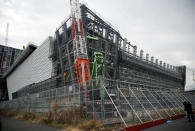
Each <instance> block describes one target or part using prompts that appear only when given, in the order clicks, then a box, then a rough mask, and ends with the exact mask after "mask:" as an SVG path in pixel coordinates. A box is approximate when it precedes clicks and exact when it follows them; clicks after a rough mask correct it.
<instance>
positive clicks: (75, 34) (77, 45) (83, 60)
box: [70, 0, 91, 87]
mask: <svg viewBox="0 0 195 131" xmlns="http://www.w3.org/2000/svg"><path fill="white" fill-rule="evenodd" d="M70 5H71V16H72V41H73V48H74V60H75V68H76V73H77V79H78V82H79V84H80V86H83V87H85V86H86V84H87V83H88V84H90V83H89V81H90V80H91V76H90V73H89V59H88V55H87V47H86V40H85V33H84V28H83V21H82V18H81V9H80V3H79V1H78V0H70Z"/></svg>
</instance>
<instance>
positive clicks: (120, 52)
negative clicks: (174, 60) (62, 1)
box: [1, 4, 191, 125]
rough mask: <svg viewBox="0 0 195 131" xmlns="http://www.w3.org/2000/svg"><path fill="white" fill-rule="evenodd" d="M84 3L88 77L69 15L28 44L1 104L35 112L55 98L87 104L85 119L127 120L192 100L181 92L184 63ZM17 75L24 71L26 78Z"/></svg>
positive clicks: (149, 117)
mask: <svg viewBox="0 0 195 131" xmlns="http://www.w3.org/2000/svg"><path fill="white" fill-rule="evenodd" d="M80 8H81V17H82V22H83V28H84V37H85V39H86V47H87V55H88V59H89V63H88V64H89V70H88V69H87V68H85V69H84V70H85V72H89V73H90V74H85V75H88V76H89V78H90V79H89V78H87V77H85V78H86V79H85V81H86V83H82V81H83V79H84V78H81V76H82V75H83V74H82V73H81V72H80V73H81V75H79V74H78V72H79V71H78V70H79V69H77V66H75V47H74V44H73V35H74V34H73V33H72V32H73V24H72V21H73V20H72V17H68V18H67V19H66V20H65V21H64V22H63V24H62V25H61V26H60V27H59V28H58V29H57V30H56V32H55V37H49V38H48V39H47V40H46V41H44V42H43V44H42V45H41V46H39V47H36V46H34V45H29V46H28V47H27V48H26V49H25V50H24V52H23V53H22V55H21V56H20V57H19V58H18V59H17V61H16V63H14V64H13V66H12V67H11V68H10V70H8V72H7V73H6V74H5V75H4V78H6V79H7V86H8V93H9V98H10V101H8V102H5V103H2V104H1V105H2V106H5V107H9V108H10V107H12V109H18V110H22V111H24V110H30V111H34V112H45V111H47V110H48V109H49V108H51V107H52V105H53V104H55V103H57V104H58V105H59V107H60V109H61V110H65V109H66V108H67V107H73V106H76V105H83V106H86V112H87V116H86V117H87V119H99V120H102V121H104V123H105V124H106V123H108V124H110V123H119V122H122V123H124V125H127V124H128V123H130V122H140V123H143V122H145V121H153V120H156V119H162V118H165V117H171V116H174V115H177V114H181V113H183V112H184V110H183V108H182V106H183V101H185V100H189V101H191V98H190V97H187V96H185V95H184V94H182V93H181V92H182V90H183V89H184V87H185V79H186V78H185V77H186V76H185V74H186V67H185V66H173V65H169V64H166V63H165V62H162V61H160V60H158V59H154V57H153V56H151V57H150V56H149V54H146V55H144V52H143V50H140V51H139V52H138V49H137V47H136V46H135V45H132V44H131V43H130V42H129V41H128V40H127V39H126V38H123V37H122V36H121V34H120V33H119V32H118V31H117V30H115V29H114V28H113V27H112V25H110V24H109V23H107V22H105V21H104V20H103V19H102V18H101V17H99V16H98V15H97V14H95V13H94V12H93V11H91V10H90V9H89V8H88V7H86V6H85V5H84V4H82V5H81V6H80ZM32 61H33V62H32ZM32 63H33V64H32ZM29 65H36V66H33V67H32V66H29ZM32 68H33V70H32ZM87 70H88V71H87ZM26 72H31V74H28V73H26ZM16 76H23V78H22V81H21V77H18V78H17V79H16ZM16 85H17V86H16ZM105 120H106V121H105Z"/></svg>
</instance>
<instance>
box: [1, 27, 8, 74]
mask: <svg viewBox="0 0 195 131" xmlns="http://www.w3.org/2000/svg"><path fill="white" fill-rule="evenodd" d="M8 32H9V24H8V23H7V28H6V37H5V47H4V51H3V65H2V68H1V73H2V74H4V73H5V71H6V63H7V43H8Z"/></svg>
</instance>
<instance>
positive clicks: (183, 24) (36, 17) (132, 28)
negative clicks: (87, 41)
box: [0, 0, 195, 81]
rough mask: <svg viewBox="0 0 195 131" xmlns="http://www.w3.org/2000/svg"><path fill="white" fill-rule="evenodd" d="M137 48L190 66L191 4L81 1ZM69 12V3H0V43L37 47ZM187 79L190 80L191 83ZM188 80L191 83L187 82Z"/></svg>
mask: <svg viewBox="0 0 195 131" xmlns="http://www.w3.org/2000/svg"><path fill="white" fill-rule="evenodd" d="M81 2H86V3H87V5H88V7H89V8H91V9H92V10H95V11H96V12H98V13H99V14H100V15H101V16H102V17H103V18H104V19H105V20H107V21H109V22H110V23H112V25H113V26H114V27H115V28H117V29H118V30H119V31H120V33H121V35H122V36H123V37H126V38H127V39H128V41H130V42H132V44H134V45H137V46H138V49H143V50H144V53H149V54H150V55H153V56H154V57H155V58H159V59H160V60H163V61H165V62H166V63H169V64H173V65H187V66H188V67H189V68H195V53H194V51H195V0H81ZM69 13H70V6H69V0H0V44H4V39H5V38H4V37H5V30H6V23H7V22H9V24H10V29H9V46H12V47H17V48H22V46H23V45H27V44H28V42H29V41H32V42H35V43H36V44H37V45H40V44H41V42H42V41H43V40H44V39H46V38H47V37H48V36H49V35H54V32H55V29H56V28H57V27H58V26H59V25H60V23H61V22H62V21H63V20H64V19H65V18H66V17H67V16H68V14H69ZM191 76H192V75H190V79H191ZM191 81H192V80H191Z"/></svg>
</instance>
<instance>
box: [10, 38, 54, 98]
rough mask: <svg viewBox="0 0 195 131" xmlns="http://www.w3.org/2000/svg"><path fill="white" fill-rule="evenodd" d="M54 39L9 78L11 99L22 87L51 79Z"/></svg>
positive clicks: (47, 41)
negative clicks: (50, 49)
mask: <svg viewBox="0 0 195 131" xmlns="http://www.w3.org/2000/svg"><path fill="white" fill-rule="evenodd" d="M51 40H52V37H49V38H48V39H46V40H45V41H44V42H43V43H42V44H41V45H40V46H39V47H38V48H37V49H36V50H35V51H34V52H33V53H32V54H31V55H30V56H29V57H28V58H27V59H26V60H25V61H24V62H23V63H22V64H21V65H19V66H18V67H17V68H16V69H15V70H14V71H13V72H12V74H10V75H9V76H8V77H7V86H8V94H9V99H12V93H13V92H15V91H17V90H18V89H21V88H22V87H24V86H26V85H29V84H32V83H38V82H40V81H43V80H45V79H48V78H50V77H51V72H52V62H51V61H50V60H49V59H48V56H49V45H50V41H51Z"/></svg>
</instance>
